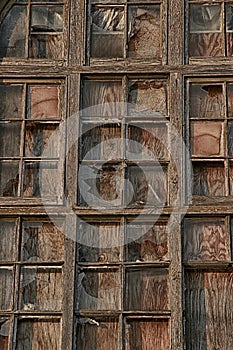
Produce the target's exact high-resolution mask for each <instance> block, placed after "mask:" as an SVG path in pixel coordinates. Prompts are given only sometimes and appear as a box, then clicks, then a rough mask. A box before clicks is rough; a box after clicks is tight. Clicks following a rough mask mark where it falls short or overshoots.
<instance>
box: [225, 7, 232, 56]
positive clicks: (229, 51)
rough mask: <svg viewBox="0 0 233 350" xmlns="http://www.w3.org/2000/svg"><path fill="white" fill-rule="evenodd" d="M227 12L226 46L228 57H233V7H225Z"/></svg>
mask: <svg viewBox="0 0 233 350" xmlns="http://www.w3.org/2000/svg"><path fill="white" fill-rule="evenodd" d="M225 11H226V41H227V42H226V46H227V56H232V55H233V37H232V33H233V6H232V5H231V4H227V5H226V6H225Z"/></svg>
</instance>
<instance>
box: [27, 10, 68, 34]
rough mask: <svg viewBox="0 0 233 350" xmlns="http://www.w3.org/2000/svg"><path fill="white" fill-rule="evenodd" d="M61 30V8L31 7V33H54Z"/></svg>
mask: <svg viewBox="0 0 233 350" xmlns="http://www.w3.org/2000/svg"><path fill="white" fill-rule="evenodd" d="M62 30H63V6H32V7H31V33H35V32H38V33H41V32H44V33H51V32H52V33H54V32H62Z"/></svg>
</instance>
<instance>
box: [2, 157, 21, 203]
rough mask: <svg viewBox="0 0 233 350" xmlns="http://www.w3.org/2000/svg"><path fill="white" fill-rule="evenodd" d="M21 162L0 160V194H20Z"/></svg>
mask: <svg viewBox="0 0 233 350" xmlns="http://www.w3.org/2000/svg"><path fill="white" fill-rule="evenodd" d="M18 186H19V163H18V162H0V196H3V197H15V196H18Z"/></svg>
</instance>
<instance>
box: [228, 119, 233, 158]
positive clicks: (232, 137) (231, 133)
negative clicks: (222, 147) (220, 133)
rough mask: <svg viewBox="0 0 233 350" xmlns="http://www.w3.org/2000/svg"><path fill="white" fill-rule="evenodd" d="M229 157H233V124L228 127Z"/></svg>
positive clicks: (230, 123)
mask: <svg viewBox="0 0 233 350" xmlns="http://www.w3.org/2000/svg"><path fill="white" fill-rule="evenodd" d="M227 141H228V155H229V156H231V157H232V156H233V122H228V125H227Z"/></svg>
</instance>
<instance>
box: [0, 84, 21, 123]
mask: <svg viewBox="0 0 233 350" xmlns="http://www.w3.org/2000/svg"><path fill="white" fill-rule="evenodd" d="M0 101H1V103H0V119H15V118H19V119H21V118H22V113H23V85H5V84H2V85H0Z"/></svg>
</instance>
